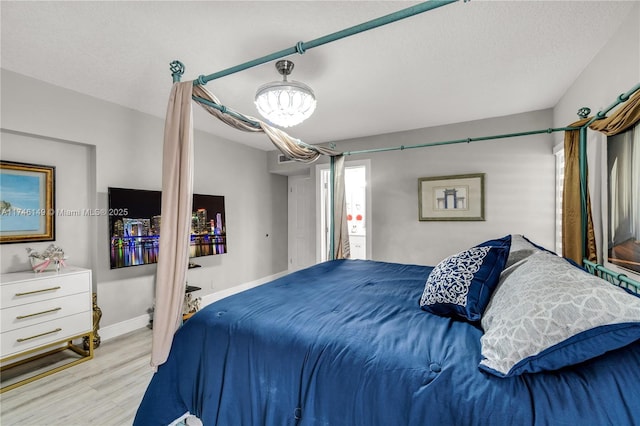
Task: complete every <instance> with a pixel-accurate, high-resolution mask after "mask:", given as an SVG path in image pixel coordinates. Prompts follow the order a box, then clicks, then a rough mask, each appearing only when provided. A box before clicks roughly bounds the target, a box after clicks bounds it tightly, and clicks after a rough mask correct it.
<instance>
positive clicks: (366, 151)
mask: <svg viewBox="0 0 640 426" xmlns="http://www.w3.org/2000/svg"><path fill="white" fill-rule="evenodd" d="M578 129H580V128H579V127H556V128H550V129H543V130H531V131H528V132H518V133H507V134H503V135H494V136H480V137H477V138H465V139H454V140H451V141H444V142H429V143H421V144H418V145H400V146H394V147H389V148H373V149H363V150H360V151H345V152H343V155H357V154H370V153H374V152H386V151H402V150H405V149H414V148H426V147H429V146H438V145H452V144H457V143H471V142H478V141H488V140H493V139H505V138H515V137H519V136H529V135H538V134H540V133H553V132H564V131H566V130H578Z"/></svg>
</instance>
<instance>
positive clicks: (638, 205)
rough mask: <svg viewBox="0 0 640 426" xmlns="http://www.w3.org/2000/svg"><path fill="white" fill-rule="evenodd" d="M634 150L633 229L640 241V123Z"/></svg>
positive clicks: (634, 140)
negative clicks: (634, 195)
mask: <svg viewBox="0 0 640 426" xmlns="http://www.w3.org/2000/svg"><path fill="white" fill-rule="evenodd" d="M632 146H633V152H632V154H631V193H632V194H636V197H635V200H634V203H633V204H632V205H631V217H632V218H634V220H633V221H632V223H631V231H632V233H633V236H634V238H635V240H636V241H640V124H636V126H635V127H634V129H633V145H632Z"/></svg>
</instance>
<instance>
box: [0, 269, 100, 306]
mask: <svg viewBox="0 0 640 426" xmlns="http://www.w3.org/2000/svg"><path fill="white" fill-rule="evenodd" d="M90 277H91V274H90V271H86V272H82V273H77V274H61V275H51V276H47V277H42V278H34V279H30V280H24V281H16V282H12V283H9V284H3V285H2V286H1V287H0V289H1V291H2V299H1V302H0V303H1V307H2V308H3V309H4V308H9V307H12V306H18V305H24V304H26V303H34V302H40V301H43V300H47V299H51V298H56V297H63V296H69V295H71V294H76V293H84V292H90V291H91V278H90ZM89 306H91V303H89Z"/></svg>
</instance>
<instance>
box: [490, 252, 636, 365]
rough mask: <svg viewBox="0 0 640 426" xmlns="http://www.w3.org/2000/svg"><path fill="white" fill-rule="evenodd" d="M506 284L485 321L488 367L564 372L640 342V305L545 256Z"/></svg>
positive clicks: (560, 260) (519, 269)
mask: <svg viewBox="0 0 640 426" xmlns="http://www.w3.org/2000/svg"><path fill="white" fill-rule="evenodd" d="M501 281H502V282H501V283H499V284H498V288H497V289H496V290H495V292H494V293H493V297H492V298H491V301H490V303H489V305H488V306H487V309H486V310H485V312H484V316H483V317H482V322H481V325H482V328H483V329H484V332H485V333H484V335H483V336H482V338H481V343H482V356H483V357H484V359H483V360H482V361H481V362H480V368H481V369H483V370H485V371H488V372H490V373H492V374H495V375H497V376H500V377H508V376H515V375H519V374H522V373H526V372H538V371H547V370H556V369H559V368H562V367H565V366H568V365H573V364H577V363H579V362H582V361H586V360H588V359H591V358H594V357H596V356H599V355H602V354H604V353H605V352H608V351H611V350H614V349H618V348H620V347H623V346H626V345H628V344H630V343H632V342H634V341H636V340H638V339H640V298H638V297H635V296H632V295H630V294H628V293H627V292H625V291H624V290H622V289H620V288H618V287H616V286H614V285H611V284H609V283H608V282H606V281H604V280H602V279H600V278H597V277H595V276H593V275H590V274H588V273H587V272H585V271H583V270H582V269H579V268H576V267H575V266H573V265H571V264H569V263H568V262H567V261H566V260H564V259H563V258H561V257H558V256H556V255H554V254H551V253H548V252H544V251H539V252H536V253H534V254H532V255H531V256H529V257H528V258H527V259H526V260H525V261H524V262H523V263H522V264H520V265H518V266H517V267H516V268H515V269H514V270H513V272H512V273H511V274H508V275H506V276H505V277H504V278H503V279H502V280H501Z"/></svg>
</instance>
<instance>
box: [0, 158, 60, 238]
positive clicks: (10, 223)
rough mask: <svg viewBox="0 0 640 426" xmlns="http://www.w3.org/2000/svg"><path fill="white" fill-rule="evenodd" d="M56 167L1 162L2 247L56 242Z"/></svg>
mask: <svg viewBox="0 0 640 426" xmlns="http://www.w3.org/2000/svg"><path fill="white" fill-rule="evenodd" d="M54 190H55V167H54V166H43V165H37V164H28V163H18V162H13V161H4V160H3V161H0V244H4V243H25V242H35V241H53V240H55V216H56V214H55V213H56V211H55V192H54Z"/></svg>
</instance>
